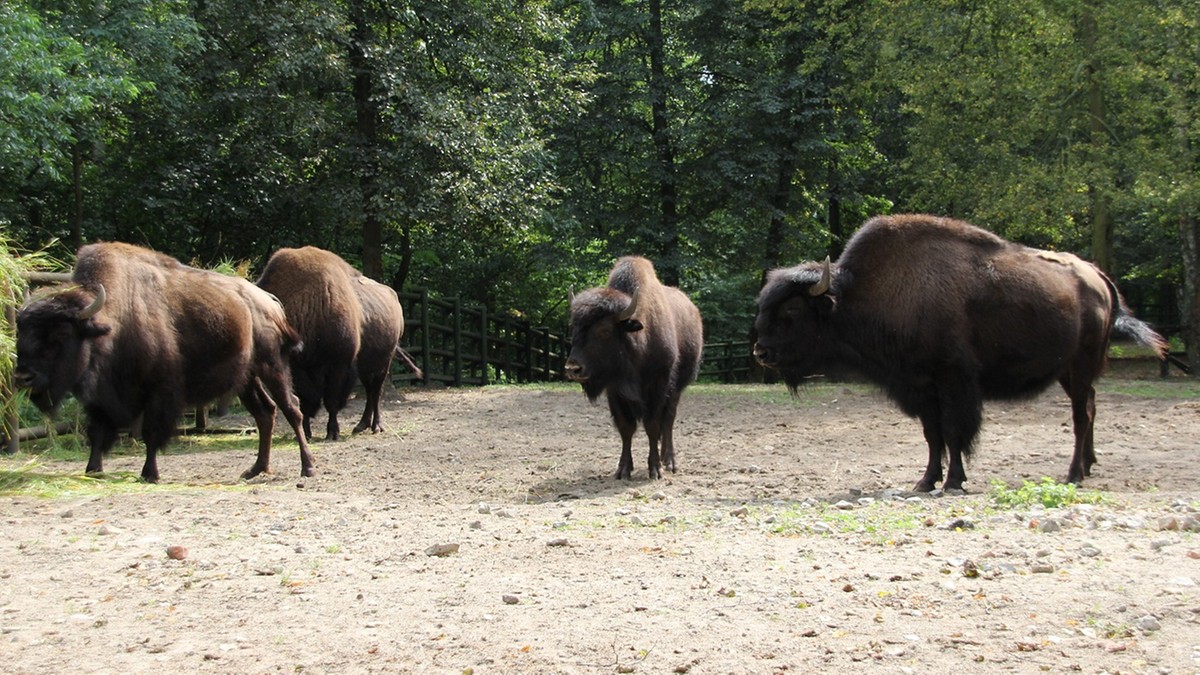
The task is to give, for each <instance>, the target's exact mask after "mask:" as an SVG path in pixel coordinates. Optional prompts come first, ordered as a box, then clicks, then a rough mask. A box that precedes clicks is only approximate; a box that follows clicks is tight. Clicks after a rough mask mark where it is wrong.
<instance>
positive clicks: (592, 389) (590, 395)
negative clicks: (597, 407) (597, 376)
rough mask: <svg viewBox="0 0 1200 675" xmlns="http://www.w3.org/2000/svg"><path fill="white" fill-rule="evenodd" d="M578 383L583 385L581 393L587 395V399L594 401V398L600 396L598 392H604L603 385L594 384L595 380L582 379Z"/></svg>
mask: <svg viewBox="0 0 1200 675" xmlns="http://www.w3.org/2000/svg"><path fill="white" fill-rule="evenodd" d="M579 384H580V385H581V386H583V395H584V396H587V399H588V401H590V402H592V403H595V402H596V399H598V398H600V394H603V393H604V385H600V384H596V381H595V380H583V381H580V382H579Z"/></svg>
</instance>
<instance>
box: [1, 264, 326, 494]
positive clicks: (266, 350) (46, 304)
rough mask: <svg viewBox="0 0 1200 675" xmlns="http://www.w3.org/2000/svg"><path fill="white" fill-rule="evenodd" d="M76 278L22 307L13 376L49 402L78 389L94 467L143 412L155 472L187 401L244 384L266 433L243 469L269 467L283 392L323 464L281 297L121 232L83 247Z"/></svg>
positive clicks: (43, 404) (305, 455) (306, 458)
mask: <svg viewBox="0 0 1200 675" xmlns="http://www.w3.org/2000/svg"><path fill="white" fill-rule="evenodd" d="M73 279H74V282H73V283H72V284H69V285H66V286H64V287H60V288H58V289H54V290H53V291H52V292H51V293H49V294H47V295H42V296H39V297H38V298H37V299H35V300H34V301H32V302H31V303H29V304H28V305H27V306H25V307H24V308H22V309H21V311H20V313H19V315H18V318H17V366H16V369H15V379H16V382H17V383H18V384H19V385H20V386H23V387H28V388H29V391H30V399H31V400H32V401H33V402H34V403H35V404H36V405H37V406H38V407H39V408H40V409H41V410H43V411H45V412H54V411H55V410H56V409H57V408H58V405H59V404H60V403H61V402H62V400H63V399H64V398H65V397H66V395H67V394H68V393H74V394H75V397H76V398H77V399H78V400H79V401H80V403H81V404H82V405H83V408H84V410H85V411H86V412H87V415H88V440H89V442H90V444H91V456H90V457H89V458H88V464H87V472H88V473H97V472H100V471H102V470H103V465H102V461H103V459H102V458H103V456H104V454H105V453H106V452H108V450H109V449H110V448H111V447H112V445H113V443H114V442H115V441H116V438H117V430H118V429H120V428H122V427H128V426H129V425H130V424H132V423H133V422H134V420H135V419H136V418H137V417H138V416H139V415H142V416H143V421H142V438H143V440H144V441H145V443H146V462H145V465H144V466H143V467H142V478H143V479H144V480H146V481H149V482H152V483H153V482H157V481H158V476H159V474H158V464H157V459H156V458H157V453H158V451H159V449H160V448H162V447H163V446H164V445H166V443H167V441H169V440H170V438H171V436H173V435H174V433H175V429H176V423H177V421H178V420H179V417H180V416H181V415H182V413H183V411H184V409H185V407H187V406H193V405H197V404H202V403H206V402H208V401H210V400H212V399H215V398H218V397H220V396H221V395H222V394H224V393H226V392H228V391H236V392H238V393H239V396H240V398H241V400H242V403H243V404H244V405H245V406H246V409H247V410H248V411H250V413H251V414H252V415H253V416H254V421H255V424H256V425H257V426H258V435H259V441H258V460H257V461H256V462H255V463H254V465H253V466H252V467H250V469H249V470H247V471H246V472H245V473H244V474H243V477H246V478H250V477H253V476H256V475H258V474H260V473H263V472H265V471H268V470H269V469H270V456H271V434H272V432H273V430H274V425H275V406H276V404H278V405H279V407H281V408H282V409H283V411H284V415H285V416H286V417H287V420H288V422H289V423H290V424H291V425H292V428H293V429H294V430H295V432H296V439H297V440H298V441H299V443H300V472H301V474H302V475H305V476H311V475H313V460H312V456H311V455H310V454H309V451H308V445H307V443H305V439H304V436H303V434H302V433H301V430H300V424H301V417H300V412H299V410H298V409H297V406H296V402H295V400H294V397H293V395H292V389H291V384H290V382H289V375H288V366H287V354H288V352H290V351H292V349H293V348H294V347H295V346H296V345H297V344H298V342H299V336H298V335H297V334H296V332H295V331H294V330H293V329H292V327H291V326H290V325H288V322H287V319H286V318H285V317H284V313H283V308H282V307H281V306H280V305H279V303H278V302H277V301H276V300H275V299H274V298H272V297H271V296H270V295H269V294H267V293H265V292H264V291H262V290H261V289H259V288H257V287H255V286H254V285H253V284H251V283H249V282H247V281H245V280H244V279H238V278H235V277H228V276H224V275H222V274H218V273H216V272H210V271H206V270H199V269H194V268H191V267H187V266H186V265H183V264H180V263H179V262H178V261H176V260H175V259H174V258H170V257H168V256H166V255H163V254H161V253H156V252H154V251H149V250H147V249H144V248H140V247H137V246H132V245H129V244H119V243H104V244H91V245H88V246H84V247H83V248H81V249H79V255H78V260H77V262H76V264H75V272H74V275H73ZM268 392H270V393H269V395H268Z"/></svg>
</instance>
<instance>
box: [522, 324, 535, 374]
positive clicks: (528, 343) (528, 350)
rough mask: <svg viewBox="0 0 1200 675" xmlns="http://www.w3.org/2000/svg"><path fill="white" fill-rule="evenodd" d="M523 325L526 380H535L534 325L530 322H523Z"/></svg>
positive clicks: (523, 359) (523, 362)
mask: <svg viewBox="0 0 1200 675" xmlns="http://www.w3.org/2000/svg"><path fill="white" fill-rule="evenodd" d="M521 326H522V328H524V330H525V355H524V357H523V358H522V359H521V364H522V366H523V368H524V370H525V381H526V382H533V381H534V380H533V326H531V325H529V323H528V322H522V324H521Z"/></svg>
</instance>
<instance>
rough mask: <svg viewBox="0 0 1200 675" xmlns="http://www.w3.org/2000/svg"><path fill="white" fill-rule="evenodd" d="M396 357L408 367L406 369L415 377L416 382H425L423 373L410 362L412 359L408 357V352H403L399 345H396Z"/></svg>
mask: <svg viewBox="0 0 1200 675" xmlns="http://www.w3.org/2000/svg"><path fill="white" fill-rule="evenodd" d="M396 356H399V357H400V360H401V361H404V363H405V364H406V365H407V366H408V369H409V370H411V371H412V372H413V375H415V376H416V377H417V380H419V381H421V382H424V381H425V373H424V372H423V371H422V370H421V369H420V368H418V367H417V364H416V362H414V361H413V360H412V357H411V356H409V355H408V352H406V351H404V349H403V348H402V347H401V346H400V345H396Z"/></svg>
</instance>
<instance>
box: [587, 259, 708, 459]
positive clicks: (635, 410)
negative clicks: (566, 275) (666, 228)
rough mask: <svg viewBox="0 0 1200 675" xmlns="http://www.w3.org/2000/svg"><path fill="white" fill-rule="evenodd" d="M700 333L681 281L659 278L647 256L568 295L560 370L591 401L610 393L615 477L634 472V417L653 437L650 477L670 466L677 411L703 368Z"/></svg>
mask: <svg viewBox="0 0 1200 675" xmlns="http://www.w3.org/2000/svg"><path fill="white" fill-rule="evenodd" d="M703 335H704V328H703V326H702V324H701V321H700V312H699V310H697V309H696V306H695V305H693V304H692V302H691V301H690V300H688V298H687V296H686V295H684V294H683V293H682V292H680V291H679V289H676V288H671V287H668V286H664V285H662V283H660V282H659V280H658V277H657V276H656V275H655V273H654V265H653V264H652V263H651V262H650V261H649V260H647V259H645V258H641V257H636V256H630V257H624V258H621V259H619V260H618V261H617V263H616V265H615V266H614V267H613V269H612V272H611V273H610V274H609V276H608V285H607V286H604V287H601V288H593V289H589V290H587V291H584V292H582V293H580V294H579V295H577V296H574V297H573V298H572V299H571V353H570V355H569V356H568V357H567V362H566V365H565V367H564V370H565V372H566V376H567V378H568V379H571V380H573V381H575V382H578V383H580V384H581V385H583V392H584V394H586V395H587V398H588V400H590V401H592V402H593V403H594V402H595V401H596V399H597V398H599V396H600V394H601V393H602V392H607V393H608V409H609V411H611V412H612V418H613V423H614V424H615V425H616V427H617V430H618V431H619V432H620V433H621V461H620V462H619V463H618V464H617V473H616V478H618V479H620V478H624V479H629V478H630V477H631V474H632V472H633V454H632V452H631V448H632V442H633V432H634V431H636V430H637V425H638V421H639V420H641V421H642V424H643V426H644V427H645V429H646V435H647V436H648V437H649V439H650V456H649V459H648V465H649V476H650V478H651V479H656V478H662V469H663V467H664V466H665V467H666V468H668V469H670V470H671V472H672V473H673V472H675V470H676V464H675V443H674V439H673V429H674V426H675V412H676V409H677V408H678V407H679V397H680V395H681V394H682V393H683V390H684V388H685V387H687V385H688V384H690V383H691V382H692V381H693V380H694V379H696V373H697V372H698V371H699V369H700V355H701V350H702V347H703ZM660 439H661V441H662V453H661V456H660V454H659V441H660Z"/></svg>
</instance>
